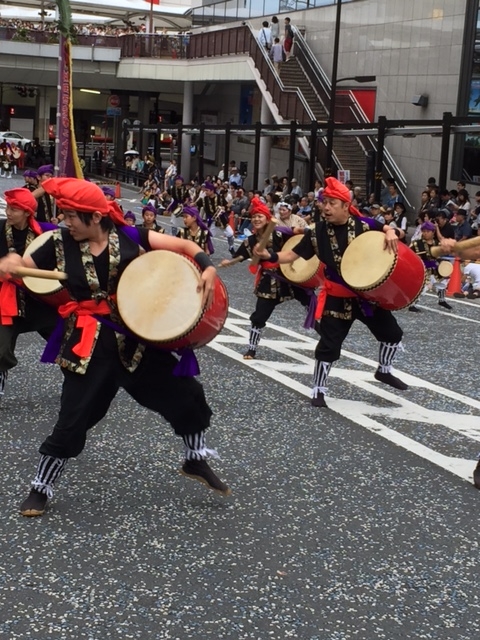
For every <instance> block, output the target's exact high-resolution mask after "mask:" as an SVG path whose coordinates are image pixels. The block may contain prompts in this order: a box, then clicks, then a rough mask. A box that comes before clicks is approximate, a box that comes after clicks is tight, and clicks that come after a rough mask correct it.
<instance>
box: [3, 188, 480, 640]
mask: <svg viewBox="0 0 480 640" xmlns="http://www.w3.org/2000/svg"><path fill="white" fill-rule="evenodd" d="M9 182H12V181H9ZM0 184H1V186H3V183H0ZM8 186H10V184H9V185H8ZM4 188H5V187H4ZM124 195H125V196H128V195H130V194H128V193H127V192H125V191H124ZM132 197H133V196H132ZM127 200H128V199H127V198H125V199H124V201H123V202H122V204H123V206H124V208H125V209H127V208H132V206H133V205H134V203H128V201H127ZM130 205H132V206H130ZM135 210H136V211H137V212H138V211H140V207H139V206H138V205H135ZM215 244H216V253H215V256H214V259H215V260H216V259H217V258H218V259H220V258H222V257H225V256H227V250H226V244H225V242H224V241H223V240H222V239H219V240H216V241H215ZM221 276H222V278H223V279H224V281H225V283H226V285H227V287H228V291H229V295H230V306H231V312H230V314H229V319H228V322H227V325H226V327H225V330H224V331H223V332H222V334H220V336H219V337H218V338H217V339H216V340H215V342H214V343H212V345H211V346H208V347H206V348H204V349H202V350H201V351H200V352H199V359H200V365H201V369H202V375H201V380H202V382H203V384H204V385H205V389H206V393H207V397H208V399H209V401H210V403H211V405H212V408H213V410H214V414H215V415H214V419H213V423H212V427H211V429H210V431H209V434H208V436H209V440H208V444H209V446H211V447H215V448H216V449H217V450H218V452H219V454H220V456H221V461H220V462H218V461H214V462H213V463H212V464H213V465H214V466H215V468H216V469H218V471H219V473H220V475H221V476H222V477H223V478H224V479H225V480H226V481H228V483H229V484H230V485H231V487H232V489H233V495H232V497H231V498H228V499H223V498H220V497H218V496H216V495H214V494H212V493H210V492H208V491H207V490H206V489H204V488H203V487H202V486H200V485H198V486H197V484H196V483H194V482H192V481H190V480H187V479H185V478H183V477H181V476H180V475H179V474H178V472H177V469H178V467H179V463H180V460H181V443H180V442H179V440H178V439H177V438H175V436H174V435H173V433H172V432H171V429H170V428H169V426H168V425H167V424H165V423H164V422H163V421H162V420H161V419H158V418H157V416H155V415H154V414H152V413H150V412H148V411H146V410H144V409H142V408H141V407H139V406H137V405H136V404H135V403H134V402H133V401H132V400H131V399H130V398H129V397H128V396H127V395H126V394H125V393H123V392H121V393H119V394H118V396H117V398H116V400H115V401H114V403H113V405H112V408H111V410H110V412H109V414H108V416H107V418H106V419H105V420H104V421H102V423H101V424H99V425H98V426H97V427H96V428H95V429H94V430H93V431H92V433H91V436H90V439H89V441H88V443H87V447H86V449H85V451H84V452H83V454H82V455H81V456H80V457H79V458H78V459H77V460H75V461H73V462H71V464H70V465H69V466H68V467H67V470H66V472H65V475H64V476H63V478H62V479H61V480H60V482H59V484H58V490H57V493H56V495H55V497H54V499H53V501H52V503H51V507H50V509H49V510H48V512H47V513H46V514H45V516H44V517H43V518H40V519H25V518H22V517H21V516H20V515H19V513H18V504H19V503H20V502H21V500H22V498H23V497H24V495H25V493H26V491H28V482H29V480H30V479H31V477H32V473H33V472H34V469H35V465H36V460H37V449H38V446H39V444H40V442H41V440H42V438H43V437H44V436H45V435H46V434H48V433H49V430H50V429H51V426H52V424H53V422H54V420H55V416H56V412H57V409H58V404H59V391H60V382H61V375H60V373H59V372H58V370H57V368H56V367H54V366H50V365H41V364H39V362H38V359H39V353H40V351H41V346H42V345H41V339H40V338H38V337H37V336H32V335H31V336H26V337H21V338H20V340H19V343H18V350H17V353H18V356H19V361H20V363H19V365H18V366H17V368H16V369H15V370H14V371H13V372H12V374H11V377H10V379H9V384H8V388H7V393H6V395H5V398H4V400H3V401H2V402H1V404H0V421H1V425H2V429H1V431H0V447H1V450H2V451H3V452H4V453H3V458H4V464H3V478H2V480H3V481H2V483H1V485H0V510H1V513H2V514H3V526H2V527H1V529H0V544H1V547H0V638H1V639H2V640H17V639H18V640H20V639H21V640H26V639H32V640H44V639H47V638H49V639H52V638H53V639H54V640H64V639H65V640H67V639H68V640H77V639H78V640H80V639H82V640H83V639H85V640H104V639H112V640H117V639H118V640H123V639H128V638H135V639H141V640H144V639H162V640H163V639H165V640H166V639H175V640H187V639H194V640H200V639H203V638H215V639H216V640H224V639H225V640H227V639H228V640H237V639H245V640H246V639H255V640H270V639H275V640H284V639H285V638H297V639H300V640H350V639H361V640H373V639H377V638H379V639H381V638H385V639H386V640H396V639H397V638H398V639H400V638H411V639H415V640H417V639H420V638H429V639H430V638H432V639H441V640H443V639H464V640H471V639H472V638H475V637H476V636H477V635H478V632H479V630H480V623H479V598H478V588H477V586H476V585H477V579H478V578H476V577H475V576H478V541H477V538H476V534H475V526H476V525H475V522H476V520H475V518H476V517H477V516H475V513H477V514H478V504H479V500H480V495H479V493H478V492H477V491H476V490H475V489H474V487H473V486H472V485H471V483H470V481H469V476H470V475H471V471H472V469H473V465H474V462H473V460H474V458H475V456H476V454H477V451H478V450H480V444H479V443H478V440H479V439H480V430H479V423H480V421H479V419H478V416H479V413H480V394H479V385H478V367H477V362H476V358H477V357H478V355H477V354H478V351H477V340H476V334H477V333H478V328H479V326H478V325H479V323H480V314H479V313H478V305H477V304H476V303H475V302H470V301H468V302H463V301H462V302H458V301H453V302H452V304H453V306H454V309H453V310H452V312H443V310H441V309H440V308H439V307H438V306H437V304H436V299H435V298H434V297H430V296H426V297H425V298H424V299H423V300H422V303H421V306H422V309H423V313H421V314H412V313H408V312H404V311H402V312H399V313H398V319H399V321H400V323H401V325H402V327H403V328H404V330H405V353H404V354H402V356H401V358H400V359H399V361H398V365H397V372H398V375H400V376H402V377H404V378H405V380H406V381H407V382H408V383H409V384H410V388H409V389H408V391H406V392H404V393H399V392H395V391H393V390H392V391H391V390H390V389H389V388H387V387H383V386H382V385H380V384H379V383H377V382H375V381H374V379H373V372H374V370H375V362H376V357H377V346H376V343H375V341H374V339H373V338H372V337H371V336H370V335H369V334H368V333H367V331H366V329H365V328H364V327H363V326H362V325H358V326H357V325H354V328H353V330H352V332H351V335H350V336H349V338H348V339H347V341H346V343H345V352H344V354H343V355H342V358H341V360H340V361H339V362H338V363H337V365H336V366H335V367H334V369H333V370H332V375H331V383H330V388H329V394H330V395H329V401H328V402H329V407H330V408H329V409H328V410H316V409H313V408H311V407H310V405H309V401H308V397H307V394H308V387H309V385H310V375H311V371H312V369H313V360H312V355H313V347H314V344H315V335H314V334H313V332H306V331H305V330H304V329H302V322H303V311H302V309H301V307H300V306H299V305H298V304H297V303H295V302H289V303H285V304H283V305H281V306H280V307H279V308H278V309H277V310H276V312H275V315H274V316H272V324H271V326H270V327H269V328H268V330H267V331H266V333H265V337H264V340H263V341H262V343H261V345H260V348H259V359H258V360H256V361H254V362H252V361H249V362H246V361H243V359H242V358H241V354H242V352H243V350H244V348H245V337H246V331H247V329H248V315H249V313H251V311H252V309H253V306H254V301H255V300H254V297H253V295H252V293H251V292H252V276H251V275H250V274H249V272H248V270H247V268H246V266H245V265H237V266H236V267H233V268H231V269H225V270H222V272H221ZM357 324H358V323H357ZM158 385H159V393H160V392H161V380H159V381H158ZM474 525H475V526H474Z"/></svg>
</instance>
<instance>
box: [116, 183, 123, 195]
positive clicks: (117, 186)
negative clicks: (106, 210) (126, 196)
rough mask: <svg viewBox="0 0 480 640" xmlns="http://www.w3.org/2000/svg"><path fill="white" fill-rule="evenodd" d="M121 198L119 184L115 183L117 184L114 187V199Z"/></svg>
mask: <svg viewBox="0 0 480 640" xmlns="http://www.w3.org/2000/svg"><path fill="white" fill-rule="evenodd" d="M121 197H122V191H121V189H120V182H117V184H116V185H115V198H121Z"/></svg>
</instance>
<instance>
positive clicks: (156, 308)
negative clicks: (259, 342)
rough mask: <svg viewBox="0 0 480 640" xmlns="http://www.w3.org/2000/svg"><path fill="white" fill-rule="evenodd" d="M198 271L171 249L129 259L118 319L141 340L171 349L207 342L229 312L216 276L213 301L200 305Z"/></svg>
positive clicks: (120, 288)
mask: <svg viewBox="0 0 480 640" xmlns="http://www.w3.org/2000/svg"><path fill="white" fill-rule="evenodd" d="M200 282H201V271H200V269H199V268H198V266H197V265H196V264H195V263H194V261H193V260H191V259H190V258H188V257H187V256H185V255H183V254H180V253H174V252H172V251H158V250H157V251H150V252H148V253H145V254H143V255H141V256H140V257H138V258H136V259H135V260H133V261H132V262H131V263H130V264H129V265H128V267H127V268H126V269H125V271H124V272H123V274H122V276H121V278H120V281H119V283H118V288H117V304H118V311H119V314H120V317H121V318H122V320H123V322H124V323H125V325H126V326H127V327H128V329H129V330H130V331H132V333H134V334H135V335H136V336H138V337H139V338H140V339H141V340H142V341H144V342H148V343H151V344H153V345H155V346H157V347H159V348H161V349H167V350H170V351H173V350H176V349H183V348H185V347H189V348H192V349H195V348H197V347H203V346H204V345H206V344H208V343H209V342H210V341H211V340H213V338H215V336H216V335H217V334H218V333H220V331H221V330H222V328H223V325H224V324H225V320H226V319H227V314H228V295H227V290H226V288H225V285H224V284H223V282H222V281H221V280H220V278H218V277H217V278H216V280H215V290H214V296H213V303H212V304H211V306H210V307H209V308H208V309H205V308H204V307H202V293H201V292H197V287H198V285H199V284H200Z"/></svg>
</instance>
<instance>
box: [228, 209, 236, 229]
mask: <svg viewBox="0 0 480 640" xmlns="http://www.w3.org/2000/svg"><path fill="white" fill-rule="evenodd" d="M228 224H229V225H230V227H231V228H232V231H233V233H235V214H234V213H233V211H230V215H229V216H228Z"/></svg>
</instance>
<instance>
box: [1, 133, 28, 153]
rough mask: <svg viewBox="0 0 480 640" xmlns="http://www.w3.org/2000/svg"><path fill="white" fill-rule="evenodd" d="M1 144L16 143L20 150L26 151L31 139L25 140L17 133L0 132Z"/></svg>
mask: <svg viewBox="0 0 480 640" xmlns="http://www.w3.org/2000/svg"><path fill="white" fill-rule="evenodd" d="M0 142H9V143H10V144H12V142H13V143H15V144H16V145H17V147H20V149H25V147H26V145H27V144H30V143H31V140H30V139H29V138H24V137H23V136H21V135H20V134H19V133H17V132H16V131H0Z"/></svg>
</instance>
